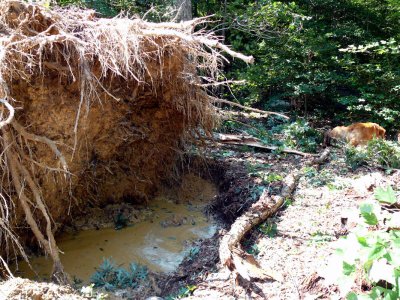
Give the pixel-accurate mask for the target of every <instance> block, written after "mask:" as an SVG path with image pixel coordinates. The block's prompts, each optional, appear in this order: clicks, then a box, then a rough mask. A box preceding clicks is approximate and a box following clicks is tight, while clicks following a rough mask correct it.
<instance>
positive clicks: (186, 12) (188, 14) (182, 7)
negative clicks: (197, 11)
mask: <svg viewBox="0 0 400 300" xmlns="http://www.w3.org/2000/svg"><path fill="white" fill-rule="evenodd" d="M174 4H175V7H176V10H177V14H176V17H175V19H174V21H176V22H181V21H188V20H191V19H192V18H193V16H192V1H191V0H175V1H174Z"/></svg>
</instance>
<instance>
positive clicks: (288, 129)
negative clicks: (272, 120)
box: [281, 119, 322, 152]
mask: <svg viewBox="0 0 400 300" xmlns="http://www.w3.org/2000/svg"><path fill="white" fill-rule="evenodd" d="M281 128H282V134H283V136H284V144H285V146H286V147H288V148H296V149H299V150H302V151H306V152H316V151H317V147H318V145H319V144H320V143H321V141H322V136H321V134H320V133H319V132H318V131H316V130H315V129H313V128H311V127H310V125H309V124H308V122H307V121H305V120H303V119H298V120H296V121H295V122H293V123H290V124H284V125H281Z"/></svg>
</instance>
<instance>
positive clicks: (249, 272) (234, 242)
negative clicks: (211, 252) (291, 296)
mask: <svg viewBox="0 0 400 300" xmlns="http://www.w3.org/2000/svg"><path fill="white" fill-rule="evenodd" d="M300 176H301V175H300V172H299V171H297V170H296V171H293V172H292V173H291V174H289V175H288V176H287V177H286V180H285V181H284V187H283V189H282V192H281V195H279V196H276V197H274V198H273V197H270V196H268V192H267V191H266V190H264V192H263V193H262V194H261V196H260V198H259V200H258V201H257V202H256V203H254V204H253V205H252V206H251V207H250V209H249V210H248V211H247V212H246V213H244V214H243V215H242V216H241V217H239V218H238V219H237V220H236V221H235V222H234V223H233V224H232V227H231V229H230V230H229V232H228V233H227V234H226V235H225V236H224V237H223V238H222V241H221V244H220V247H219V257H220V260H221V263H222V265H224V266H226V267H228V269H229V270H230V271H232V272H237V273H239V274H240V276H242V277H243V278H244V279H247V280H249V281H251V280H252V279H259V280H266V279H272V280H277V281H282V280H283V277H282V275H281V274H279V273H277V272H275V271H273V270H266V269H262V268H261V267H260V266H259V264H258V263H257V261H256V260H255V258H254V257H253V256H252V255H250V254H247V253H245V251H243V250H242V248H241V246H240V241H241V240H242V238H243V237H244V235H245V234H246V233H248V232H249V231H250V230H251V229H252V228H253V227H254V226H257V225H258V224H260V223H262V222H264V221H265V220H266V219H267V218H269V217H270V216H272V215H273V214H275V213H276V212H277V211H278V209H279V208H280V207H281V206H282V205H283V204H284V202H285V200H286V199H288V198H290V197H292V194H293V192H294V190H295V188H296V186H297V183H298V181H299V178H300Z"/></svg>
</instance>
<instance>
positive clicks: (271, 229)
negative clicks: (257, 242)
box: [258, 220, 278, 238]
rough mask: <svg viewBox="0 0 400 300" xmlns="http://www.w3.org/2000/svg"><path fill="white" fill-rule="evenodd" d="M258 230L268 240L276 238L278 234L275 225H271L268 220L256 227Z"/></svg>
mask: <svg viewBox="0 0 400 300" xmlns="http://www.w3.org/2000/svg"><path fill="white" fill-rule="evenodd" d="M258 230H259V231H260V232H261V233H263V234H265V235H266V236H268V237H270V238H273V237H276V235H277V234H278V227H277V225H276V223H272V222H271V221H269V220H267V221H266V222H264V223H262V224H261V225H260V226H258Z"/></svg>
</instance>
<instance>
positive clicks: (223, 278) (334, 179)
mask: <svg viewBox="0 0 400 300" xmlns="http://www.w3.org/2000/svg"><path fill="white" fill-rule="evenodd" d="M208 149H209V150H208V152H207V154H206V156H208V157H209V158H212V159H213V160H214V161H216V162H218V163H219V164H221V165H223V166H224V168H225V174H224V176H223V178H222V181H221V182H220V183H219V184H220V192H221V193H220V195H219V197H217V199H216V200H215V202H214V203H213V204H212V205H211V211H214V213H216V212H218V214H217V217H218V216H219V217H220V218H222V219H223V220H224V221H225V223H224V224H225V229H222V230H220V232H219V234H218V235H217V236H216V237H214V238H213V239H211V240H209V241H206V242H204V243H203V244H202V245H201V250H200V252H199V254H198V256H197V257H195V258H194V259H193V258H191V259H190V260H186V261H184V262H183V263H182V265H181V266H180V267H179V269H178V270H177V272H176V273H175V274H174V275H173V276H170V277H169V278H168V280H167V281H166V284H164V286H162V290H163V291H164V292H163V296H167V295H172V296H177V295H178V296H184V295H187V294H192V296H190V297H189V299H340V298H343V296H341V295H340V292H339V290H338V287H337V286H335V285H334V284H333V283H332V282H330V278H329V277H330V276H329V273H331V272H332V270H330V269H329V268H328V262H329V261H330V259H331V255H332V254H333V253H334V252H335V250H336V248H337V243H336V242H337V241H338V239H339V238H340V237H341V236H343V235H346V234H347V233H348V232H349V230H351V229H352V228H354V227H355V225H356V219H357V218H358V216H359V209H358V207H359V205H360V203H362V202H364V201H366V200H371V199H374V190H375V188H377V187H387V186H388V185H391V186H392V187H398V186H400V172H399V171H398V170H397V171H392V172H384V171H383V170H382V169H374V168H370V167H368V166H365V167H359V168H357V169H356V170H353V169H352V168H350V167H349V166H348V165H347V164H346V161H345V154H344V151H343V149H340V148H332V149H331V154H330V158H329V159H328V161H327V162H326V163H324V164H322V165H319V166H314V167H310V166H309V165H307V162H308V161H309V158H304V157H301V156H297V155H292V154H271V153H266V152H255V151H254V149H250V148H249V147H237V146H236V147H235V146H233V147H232V146H227V145H222V144H218V145H215V146H214V147H209V148H208ZM320 150H321V151H322V150H323V149H320ZM295 169H297V170H302V174H303V175H302V177H301V178H300V181H299V184H298V186H297V188H296V190H295V193H294V195H293V198H292V199H291V200H289V201H287V203H286V204H285V205H284V206H283V207H282V208H281V210H280V211H279V212H278V213H277V214H276V215H274V216H273V217H272V218H270V219H269V220H267V222H265V223H264V224H261V225H260V226H258V227H256V228H253V230H252V231H251V233H250V234H248V235H247V236H246V237H245V239H244V241H242V246H243V248H244V249H246V251H247V252H248V253H250V254H252V255H253V256H254V257H255V258H256V260H257V261H258V262H259V264H260V265H261V266H262V267H265V268H268V269H272V270H274V271H276V272H278V273H280V274H281V275H283V278H284V280H283V282H278V281H272V280H271V281H264V282H246V281H245V280H242V279H241V278H240V277H239V278H237V279H236V276H233V275H232V274H230V272H229V271H228V270H227V269H226V268H224V267H222V266H221V265H220V264H219V257H218V247H219V244H218V242H217V241H218V240H219V241H220V240H221V238H222V236H223V235H224V234H226V233H227V231H226V230H229V227H230V226H229V224H231V223H232V222H233V221H234V219H235V218H236V217H238V216H240V215H242V214H243V212H244V211H246V209H247V208H248V207H249V206H250V205H251V204H252V203H254V202H255V201H256V200H257V199H258V197H259V195H260V193H261V191H262V190H263V189H264V188H267V189H268V190H269V191H270V193H271V194H278V193H279V190H280V187H281V182H282V181H281V180H282V179H284V178H285V176H287V174H289V173H290V172H291V171H293V170H295ZM387 173H389V174H387ZM338 268H341V266H338ZM362 284H363V283H361V282H360V283H359V286H354V287H353V290H355V291H362V290H363V289H364V288H365V286H362ZM178 287H179V288H180V289H177V288H178ZM192 290H194V291H193V292H192Z"/></svg>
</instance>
